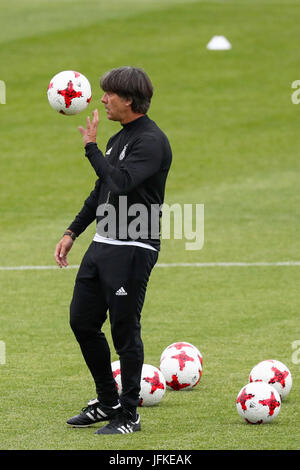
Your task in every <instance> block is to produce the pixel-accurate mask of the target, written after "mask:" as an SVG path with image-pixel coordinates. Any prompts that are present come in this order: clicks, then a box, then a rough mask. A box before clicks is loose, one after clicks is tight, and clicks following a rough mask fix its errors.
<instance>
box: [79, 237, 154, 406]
mask: <svg viewBox="0 0 300 470" xmlns="http://www.w3.org/2000/svg"><path fill="white" fill-rule="evenodd" d="M157 258H158V252H156V251H153V250H149V249H147V248H141V247H136V246H128V245H121V246H119V245H110V244H106V243H98V242H94V241H93V242H92V243H91V245H90V246H89V248H88V250H87V252H86V253H85V255H84V257H83V260H82V262H81V265H80V268H79V271H78V274H77V277H76V281H75V286H74V293H73V298H72V302H71V306H70V325H71V328H72V330H73V332H74V334H75V337H76V339H77V341H78V342H79V345H80V348H81V351H82V354H83V357H84V359H85V361H86V364H87V366H88V368H89V370H90V372H91V374H92V376H93V378H94V381H95V385H96V393H97V395H98V398H99V400H100V402H101V403H102V404H103V405H104V406H113V405H115V404H116V403H117V401H118V399H119V396H118V392H117V388H116V385H115V382H114V379H113V376H112V370H111V356H110V349H109V346H108V343H107V340H106V338H105V335H104V333H103V332H102V331H101V328H102V325H103V323H104V322H105V320H106V318H107V312H109V318H110V325H111V335H112V339H113V343H114V347H115V349H116V352H117V354H118V355H119V357H120V363H121V371H122V372H121V373H122V395H121V397H120V401H121V404H122V406H123V407H124V408H126V409H128V410H129V411H135V409H136V407H137V405H138V401H139V391H140V380H141V370H142V366H143V361H144V350H143V342H142V339H141V325H140V316H141V310H142V307H143V303H144V299H145V294H146V288H147V283H148V279H149V276H150V273H151V270H152V268H153V266H154V265H155V263H156V261H157Z"/></svg>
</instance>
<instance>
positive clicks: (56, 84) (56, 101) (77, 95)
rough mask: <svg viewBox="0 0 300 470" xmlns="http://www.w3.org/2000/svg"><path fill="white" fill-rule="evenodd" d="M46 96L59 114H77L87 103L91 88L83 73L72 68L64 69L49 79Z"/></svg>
mask: <svg viewBox="0 0 300 470" xmlns="http://www.w3.org/2000/svg"><path fill="white" fill-rule="evenodd" d="M47 96H48V100H49V103H50V105H51V106H52V108H53V109H55V111H58V112H59V113H61V114H79V113H81V112H82V111H84V110H85V108H86V107H87V106H88V105H89V103H90V101H91V98H92V89H91V85H90V82H89V81H88V79H87V78H86V77H85V76H84V75H82V74H81V73H79V72H76V71H74V70H65V71H63V72H59V73H58V74H56V75H54V77H53V78H52V79H51V80H50V83H49V85H48V90H47Z"/></svg>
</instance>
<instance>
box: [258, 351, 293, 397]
mask: <svg viewBox="0 0 300 470" xmlns="http://www.w3.org/2000/svg"><path fill="white" fill-rule="evenodd" d="M258 381H262V382H265V383H268V384H269V385H272V386H273V387H274V388H275V389H276V390H277V392H278V393H279V395H280V396H281V399H284V398H286V397H287V395H288V394H289V393H290V391H291V388H292V383H293V379H292V375H291V372H290V371H289V369H288V368H287V367H286V365H284V364H283V363H282V362H280V361H277V360H274V359H269V360H266V361H261V362H259V363H258V364H256V366H254V367H253V369H252V370H251V372H250V376H249V382H258Z"/></svg>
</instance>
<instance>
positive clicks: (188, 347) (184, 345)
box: [160, 341, 203, 371]
mask: <svg viewBox="0 0 300 470" xmlns="http://www.w3.org/2000/svg"><path fill="white" fill-rule="evenodd" d="M182 350H185V351H186V353H187V354H196V356H197V357H198V359H199V362H200V364H201V371H202V369H203V356H202V354H201V352H200V351H199V349H198V348H196V346H194V345H193V344H191V343H188V342H187V341H178V342H176V343H172V344H170V345H169V346H167V347H166V348H165V349H164V350H163V352H162V353H161V356H160V362H162V360H163V359H164V358H165V357H167V356H172V355H173V354H175V353H176V352H178V351H179V352H180V351H182Z"/></svg>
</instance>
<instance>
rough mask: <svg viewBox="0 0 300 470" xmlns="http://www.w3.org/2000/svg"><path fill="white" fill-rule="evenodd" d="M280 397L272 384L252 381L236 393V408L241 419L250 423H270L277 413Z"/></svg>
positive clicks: (279, 406)
mask: <svg viewBox="0 0 300 470" xmlns="http://www.w3.org/2000/svg"><path fill="white" fill-rule="evenodd" d="M280 408H281V398H280V395H279V393H278V392H277V390H275V388H274V387H272V385H269V384H267V383H265V382H252V383H249V384H247V385H245V386H244V387H243V388H242V389H241V390H240V392H239V393H238V396H237V399H236V409H237V412H238V414H239V415H240V417H241V418H242V419H244V420H245V421H246V422H247V423H250V424H263V423H270V422H271V421H273V420H274V419H275V418H276V416H277V415H278V413H279V411H280Z"/></svg>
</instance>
